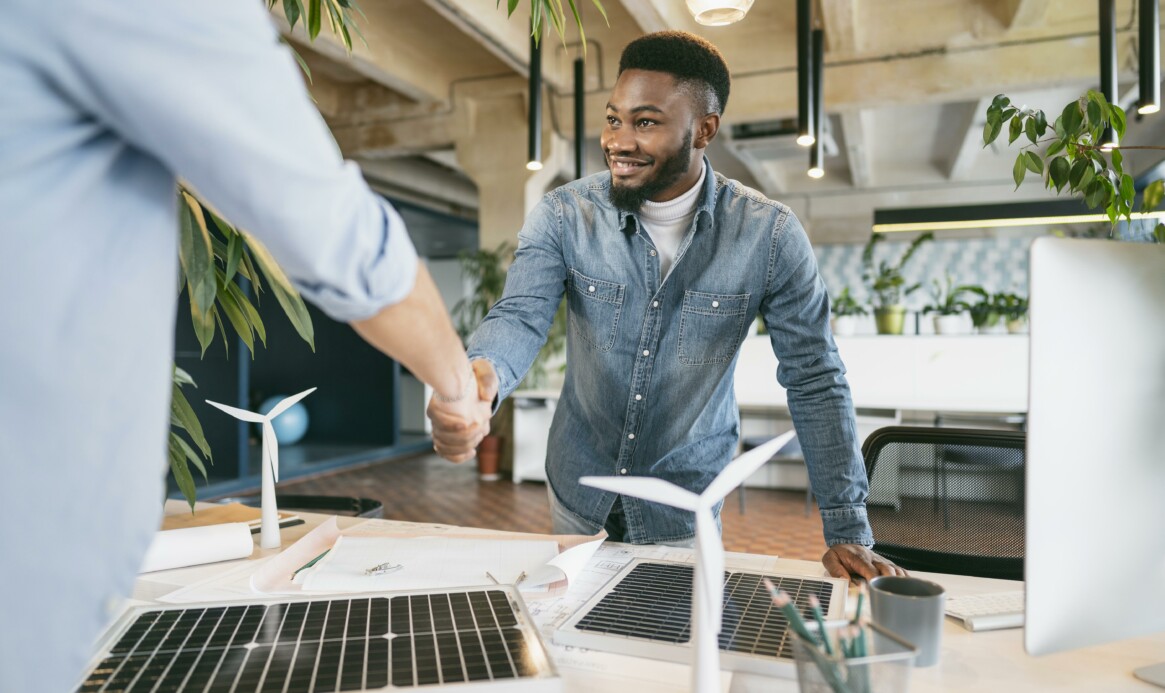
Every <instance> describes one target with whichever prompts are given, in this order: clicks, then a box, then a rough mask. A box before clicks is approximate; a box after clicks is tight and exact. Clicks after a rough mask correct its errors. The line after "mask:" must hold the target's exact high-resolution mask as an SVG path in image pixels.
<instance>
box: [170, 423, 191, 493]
mask: <svg viewBox="0 0 1165 693" xmlns="http://www.w3.org/2000/svg"><path fill="white" fill-rule="evenodd" d="M182 444H183V440H182V439H181V438H179V437H178V434H177V433H175V432H173V431H170V445H169V448H170V449H169V455H168V456H169V458H170V471H171V472H172V473H173V474H174V480H175V481H177V482H178V490H180V491H182V495H183V496H185V497H186V502H187V503H189V504H190V511H191V512H194V501H195V499H196V498H197V491H196V490H195V488H194V477H193V476H191V475H190V469H189V468H188V467H187V466H186V451H185V450H183V448H182ZM187 447H189V446H187Z"/></svg>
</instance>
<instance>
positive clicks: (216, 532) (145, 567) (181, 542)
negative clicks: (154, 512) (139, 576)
mask: <svg viewBox="0 0 1165 693" xmlns="http://www.w3.org/2000/svg"><path fill="white" fill-rule="evenodd" d="M254 550H255V540H254V539H253V538H252V536H251V527H250V526H249V525H247V523H245V522H228V523H226V524H221V525H207V526H205V527H186V528H184V529H167V530H163V531H161V532H157V533H156V534H155V535H154V540H153V541H152V542H151V543H150V548H149V550H147V551H146V557H145V560H143V561H142V567H141V570H140V572H143V573H151V572H153V571H155V570H170V569H171V568H185V567H187V566H192V565H202V564H204V563H217V562H218V561H232V560H236V559H239V558H247V557H248V556H250V555H251V552H252V551H254Z"/></svg>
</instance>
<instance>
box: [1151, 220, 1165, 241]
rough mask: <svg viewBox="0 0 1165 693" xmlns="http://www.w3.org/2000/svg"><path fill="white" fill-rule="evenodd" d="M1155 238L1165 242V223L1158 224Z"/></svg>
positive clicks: (1154, 234) (1154, 232)
mask: <svg viewBox="0 0 1165 693" xmlns="http://www.w3.org/2000/svg"><path fill="white" fill-rule="evenodd" d="M1153 238H1155V239H1157V242H1158V243H1165V224H1157V228H1155V229H1153Z"/></svg>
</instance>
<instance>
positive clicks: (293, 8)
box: [283, 0, 299, 29]
mask: <svg viewBox="0 0 1165 693" xmlns="http://www.w3.org/2000/svg"><path fill="white" fill-rule="evenodd" d="M283 14H284V16H286V17H287V23H288V25H290V26H291V28H292V29H294V28H295V23H296V22H298V21H299V3H297V2H296V0H283Z"/></svg>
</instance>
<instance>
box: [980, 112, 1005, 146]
mask: <svg viewBox="0 0 1165 693" xmlns="http://www.w3.org/2000/svg"><path fill="white" fill-rule="evenodd" d="M1001 130H1003V121H1002V120H1001V119H999V118H996V119H995V120H994V121H992V120H991V118H990V117H988V119H987V123H986V124H984V125H983V146H984V147H986V146H987V145H989V144H991V143H992V142H994V141H995V139H996V138H997V137H999V133H1000V131H1001Z"/></svg>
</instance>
